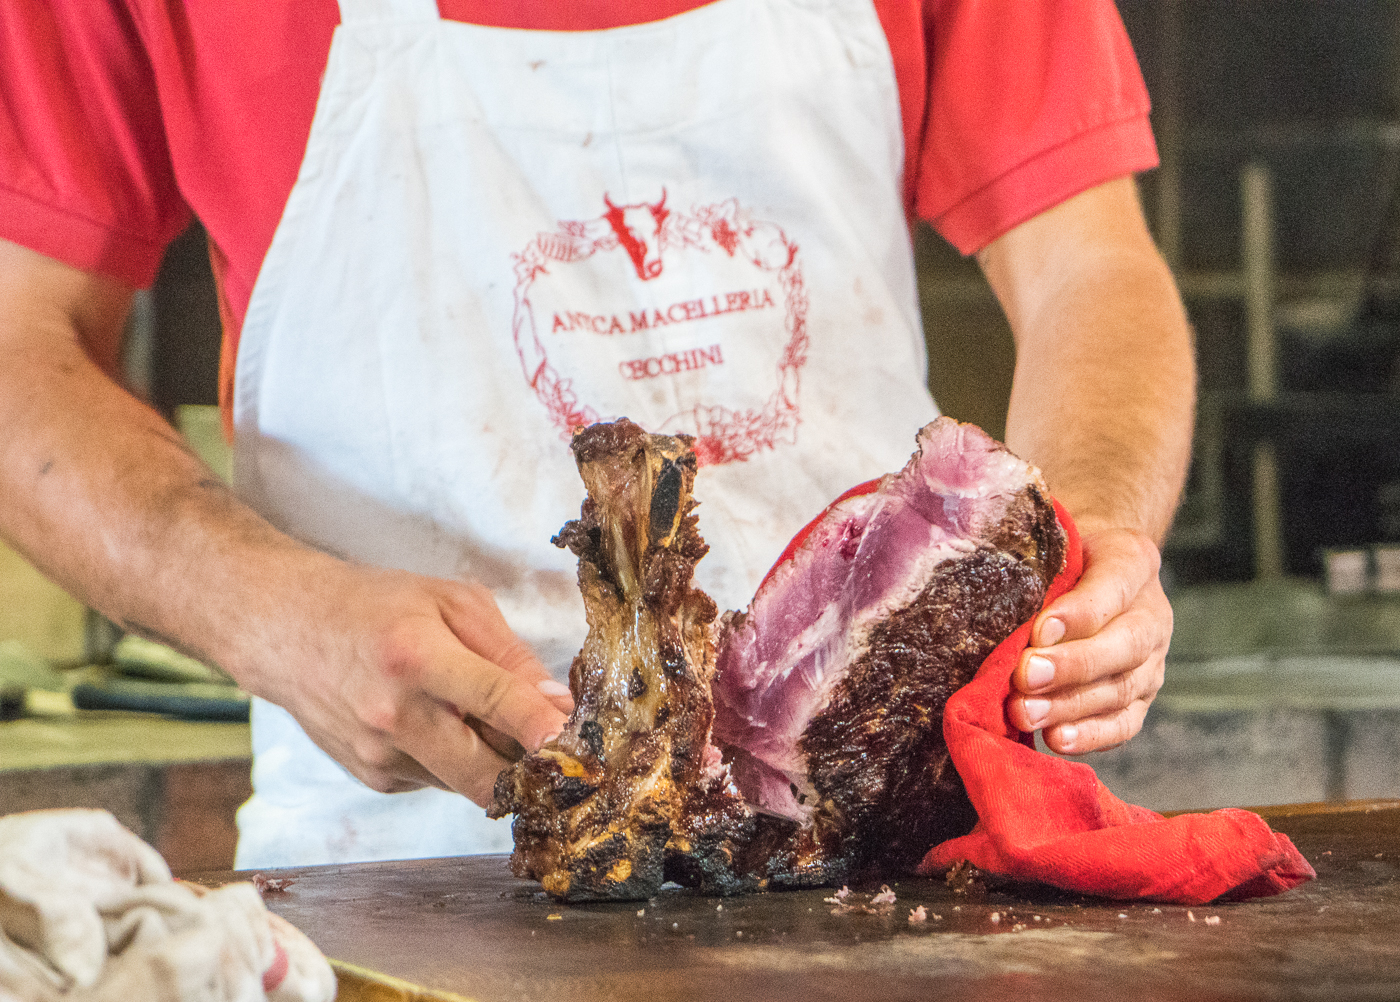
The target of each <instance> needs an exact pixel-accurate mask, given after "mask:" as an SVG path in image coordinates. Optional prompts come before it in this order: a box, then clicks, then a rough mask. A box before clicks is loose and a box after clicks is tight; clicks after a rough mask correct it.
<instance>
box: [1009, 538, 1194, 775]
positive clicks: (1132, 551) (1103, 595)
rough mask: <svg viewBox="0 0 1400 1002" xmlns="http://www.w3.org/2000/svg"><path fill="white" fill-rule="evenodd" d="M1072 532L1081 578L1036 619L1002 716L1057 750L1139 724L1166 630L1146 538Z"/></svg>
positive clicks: (1111, 739)
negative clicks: (1080, 548)
mask: <svg viewBox="0 0 1400 1002" xmlns="http://www.w3.org/2000/svg"><path fill="white" fill-rule="evenodd" d="M1082 541H1083V545H1084V574H1083V577H1081V578H1080V580H1079V583H1078V584H1077V585H1076V586H1075V587H1074V588H1073V589H1071V590H1070V591H1068V592H1066V593H1065V594H1064V595H1062V596H1060V597H1059V598H1058V599H1056V600H1055V601H1054V602H1053V603H1051V605H1050V606H1048V607H1047V608H1046V609H1045V610H1044V611H1042V612H1041V614H1040V615H1039V616H1038V617H1037V618H1036V622H1035V626H1034V627H1033V629H1032V631H1031V642H1032V644H1033V646H1031V647H1030V648H1028V649H1027V650H1026V651H1025V652H1024V653H1023V654H1022V655H1021V663H1020V664H1019V665H1018V666H1017V668H1016V671H1015V673H1014V674H1013V675H1012V678H1011V685H1012V690H1013V691H1012V694H1011V697H1010V699H1008V700H1007V716H1008V717H1009V719H1010V720H1011V722H1012V723H1013V724H1015V725H1016V726H1017V727H1019V728H1021V730H1023V731H1027V732H1030V731H1041V732H1042V736H1043V737H1044V739H1045V744H1046V746H1047V747H1049V748H1050V750H1051V751H1054V752H1058V753H1059V754H1062V755H1080V754H1083V753H1084V752H1091V751H1099V750H1102V749H1105V748H1111V747H1113V746H1114V745H1118V744H1122V743H1123V742H1124V741H1127V740H1128V739H1129V738H1131V737H1132V736H1133V735H1135V734H1136V733H1137V732H1138V731H1139V730H1141V729H1142V721H1143V718H1144V717H1145V716H1146V715H1147V707H1148V705H1149V704H1150V703H1151V702H1152V699H1153V697H1155V696H1156V695H1157V690H1158V689H1160V688H1161V687H1162V680H1163V676H1164V672H1165V668H1166V656H1167V645H1168V643H1169V642H1170V641H1171V635H1172V608H1171V605H1170V603H1169V602H1168V601H1167V596H1166V594H1165V593H1164V592H1163V591H1162V585H1161V582H1160V581H1159V580H1158V576H1157V571H1158V568H1159V567H1160V564H1161V556H1160V554H1159V553H1158V551H1157V547H1156V546H1155V545H1154V544H1153V542H1152V540H1151V539H1150V538H1149V537H1148V536H1146V535H1144V534H1143V533H1140V532H1133V531H1131V530H1128V529H1102V530H1099V531H1096V532H1091V533H1086V534H1085V535H1084V536H1083V537H1082Z"/></svg>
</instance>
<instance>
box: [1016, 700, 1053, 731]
mask: <svg viewBox="0 0 1400 1002" xmlns="http://www.w3.org/2000/svg"><path fill="white" fill-rule="evenodd" d="M1021 706H1022V707H1024V708H1025V711H1026V719H1027V720H1029V721H1030V724H1031V730H1033V731H1038V730H1040V725H1041V724H1043V723H1045V718H1046V717H1048V716H1050V700H1048V699H1023V700H1021Z"/></svg>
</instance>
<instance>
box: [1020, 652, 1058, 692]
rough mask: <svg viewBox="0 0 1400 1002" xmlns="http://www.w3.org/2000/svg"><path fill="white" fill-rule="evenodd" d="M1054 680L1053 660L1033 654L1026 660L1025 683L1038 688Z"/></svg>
mask: <svg viewBox="0 0 1400 1002" xmlns="http://www.w3.org/2000/svg"><path fill="white" fill-rule="evenodd" d="M1053 681H1055V662H1053V661H1051V660H1050V659H1049V658H1043V657H1041V656H1040V655H1039V654H1033V655H1031V657H1030V658H1029V659H1028V660H1027V661H1026V685H1028V686H1030V687H1031V688H1032V689H1040V688H1042V687H1044V686H1047V685H1049V684H1050V683H1051V682H1053Z"/></svg>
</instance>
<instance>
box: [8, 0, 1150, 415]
mask: <svg viewBox="0 0 1400 1002" xmlns="http://www.w3.org/2000/svg"><path fill="white" fill-rule="evenodd" d="M874 3H875V8H876V11H877V13H878V14H879V17H880V21H881V23H882V25H883V26H884V29H885V34H886V36H887V38H888V39H889V43H890V50H891V53H892V55H893V57H894V67H895V73H896V76H897V78H898V82H899V94H900V102H901V113H902V118H903V125H904V138H905V200H906V204H907V207H908V210H909V212H910V215H911V216H913V215H918V216H920V217H922V218H924V219H927V220H929V221H930V222H931V223H932V224H933V226H934V227H935V228H936V229H937V230H938V231H939V232H940V233H942V234H943V235H944V236H945V237H947V238H948V239H949V240H950V241H951V242H952V243H953V244H954V245H956V246H957V247H958V248H959V249H960V250H962V251H963V252H964V253H969V252H971V251H974V250H976V249H978V248H980V247H981V246H983V245H984V244H986V243H987V242H988V241H990V240H991V239H992V238H994V237H996V236H997V235H999V234H1000V233H1003V232H1005V231H1006V230H1008V229H1010V228H1011V227H1013V226H1015V225H1016V224H1017V223H1019V222H1022V221H1023V220H1025V219H1028V218H1030V217H1031V216H1033V215H1035V214H1036V213H1038V212H1040V211H1041V210H1043V209H1046V208H1049V207H1050V206H1052V205H1055V204H1056V203H1058V202H1060V201H1063V200H1064V199H1065V198H1068V197H1069V196H1071V195H1074V194H1076V193H1078V192H1080V191H1083V190H1085V189H1086V188H1089V187H1092V186H1093V185H1095V184H1098V183H1100V182H1102V181H1106V180H1109V179H1111V178H1115V177H1121V176H1123V175H1126V174H1130V173H1133V172H1135V171H1139V170H1144V169H1147V168H1149V167H1152V166H1155V164H1156V159H1157V158H1156V148H1155V145H1154V144H1153V140H1152V134H1151V130H1150V128H1149V127H1148V124H1147V111H1148V99H1147V90H1146V88H1145V87H1144V85H1143V82H1142V76H1141V74H1140V72H1139V70H1138V66H1137V61H1136V59H1135V58H1134V56H1133V52H1132V48H1131V45H1130V43H1129V41H1128V37H1127V34H1126V32H1125V31H1124V30H1123V25H1122V22H1121V21H1120V19H1119V17H1118V13H1117V10H1116V8H1115V7H1114V5H1113V3H1112V0H874ZM698 6H701V0H574V2H572V3H567V4H565V3H559V2H557V0H439V9H440V10H441V12H442V14H443V16H444V17H448V18H452V19H455V20H460V21H468V22H474V23H477V24H484V25H491V26H496V27H509V28H536V29H550V30H588V29H598V28H610V27H617V26H621V25H625V24H635V23H640V22H644V21H652V20H656V19H658V18H662V17H668V16H671V15H674V14H677V13H680V12H682V11H685V10H688V9H691V8H694V7H698ZM338 21H339V9H338V7H337V5H336V2H335V0H257V2H252V0H220V2H217V3H197V4H184V3H171V2H169V0H13V2H7V4H6V11H5V17H4V21H3V24H0V237H3V238H6V239H9V240H12V241H15V242H17V243H21V244H24V245H26V246H29V247H31V248H33V249H35V250H38V251H41V252H43V253H45V254H48V255H50V256H52V257H55V258H58V259H59V260H62V261H65V262H67V263H68V264H71V265H74V266H77V267H80V268H84V269H89V270H94V271H98V272H102V273H105V274H108V275H112V276H114V277H116V278H119V279H122V280H124V281H126V282H129V283H131V284H132V285H134V286H145V285H148V284H149V283H150V282H151V280H152V279H153V278H154V276H155V272H156V269H157V267H158V266H159V264H160V259H161V255H162V253H163V252H164V250H165V246H166V244H167V243H169V242H170V240H172V239H173V238H174V237H175V236H176V235H177V234H178V233H179V232H180V231H181V230H182V229H183V228H184V226H185V224H186V223H187V221H188V217H189V214H190V212H191V211H193V213H194V214H195V215H197V216H198V217H199V219H200V220H201V221H202V222H203V223H204V226H205V228H206V229H207V231H208V233H209V237H210V248H211V257H212V259H213V263H214V270H215V276H216V278H217V279H218V285H219V292H220V305H221V308H222V312H223V317H224V324H225V332H226V335H227V336H226V338H225V366H224V374H225V379H224V380H223V383H224V385H223V386H222V387H221V390H222V391H223V392H222V393H221V396H224V397H225V399H227V397H226V396H225V394H226V392H227V390H228V389H229V385H228V382H229V378H230V377H231V373H232V366H231V365H230V364H228V363H230V362H231V361H232V358H233V353H234V351H235V350H236V345H237V336H238V331H239V328H240V327H241V325H242V321H243V315H244V312H245V311H246V309H247V306H248V299H249V297H250V296H251V294H252V290H253V282H254V280H255V279H256V277H257V274H258V269H259V268H260V267H261V265H262V260H263V257H264V255H265V254H266V253H267V249H268V246H269V244H270V243H271V241H272V234H273V231H274V230H275V229H276V227H277V223H278V220H279V219H280V218H281V215H282V210H283V207H284V206H285V204H286V202H287V196H288V194H289V193H290V192H291V189H292V184H293V182H295V180H296V176H297V171H298V168H299V167H300V164H301V159H302V155H303V152H304V150H305V147H306V140H307V136H308V135H309V133H310V130H311V120H312V116H313V114H314V112H315V107H316V98H317V95H318V93H319V90H320V83H321V75H322V73H323V71H324V70H325V67H326V59H327V55H328V53H329V50H330V41H331V34H332V32H333V31H334V29H335V26H336V24H337V23H338Z"/></svg>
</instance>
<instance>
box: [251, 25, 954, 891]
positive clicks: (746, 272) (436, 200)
mask: <svg viewBox="0 0 1400 1002" xmlns="http://www.w3.org/2000/svg"><path fill="white" fill-rule="evenodd" d="M341 14H342V23H341V24H340V26H339V27H338V28H337V29H336V32H335V36H334V39H333V41H332V44H331V50H330V55H329V59H328V63H327V67H326V73H325V78H324V83H323V85H322V91H321V94H320V97H319V99H318V103H317V107H316V114H315V119H314V121H313V124H312V127H311V132H310V136H309V139H308V143H307V149H306V155H305V159H304V161H303V163H302V166H301V170H300V174H299V175H298V179H297V182H296V185H295V186H294V188H293V191H292V193H291V196H290V198H289V200H288V203H287V206H286V209H285V211H284V214H283V217H282V220H281V223H280V225H279V227H278V230H277V232H276V234H275V236H274V238H273V241H272V244H271V247H270V249H269V251H268V255H267V258H266V260H265V261H264V264H263V267H262V270H261V272H260V274H259V277H258V281H257V283H256V285H255V287H254V290H253V294H252V298H251V301H250V304H249V309H248V314H247V319H246V321H245V324H244V327H243V332H242V335H241V342H240V347H239V354H238V367H237V373H236V389H235V400H234V423H235V429H236V437H235V444H234V466H235V473H234V478H235V484H236V486H237V489H238V490H239V492H240V493H241V494H242V496H243V497H245V498H246V499H247V500H248V501H249V503H250V504H252V505H253V507H255V508H256V509H257V510H259V511H260V512H262V513H263V514H264V515H265V516H266V517H267V518H268V519H269V520H270V521H271V522H272V523H273V524H274V525H276V526H278V527H279V528H281V529H283V530H285V531H287V532H289V533H291V534H292V535H295V536H298V537H300V538H302V539H305V540H308V541H310V542H311V543H313V544H316V545H319V546H321V547H323V548H325V549H327V550H328V551H331V552H334V553H339V554H344V555H347V556H350V557H353V558H354V559H357V560H360V561H364V562H367V563H372V564H378V565H384V566H391V567H399V568H404V569H407V570H412V571H415V572H419V573H424V574H430V575H436V576H441V577H447V578H471V579H475V580H478V581H480V582H481V583H483V584H485V585H486V586H487V587H489V588H491V589H492V591H493V593H494V595H495V596H496V600H497V601H498V603H499V604H500V606H501V609H502V612H503V613H504V615H505V618H506V621H507V622H508V623H509V624H510V625H511V627H512V628H513V629H514V630H515V631H516V632H517V633H518V634H519V635H520V636H521V637H522V638H523V639H524V640H525V641H526V642H527V643H529V644H531V645H532V646H533V648H534V649H535V651H536V652H537V654H538V655H539V657H540V658H541V660H542V661H543V662H544V663H545V664H546V665H547V666H549V667H550V668H551V669H552V670H553V671H555V672H556V673H557V675H558V676H559V677H560V678H563V677H565V673H566V671H567V666H568V664H569V661H570V659H571V658H572V657H573V655H574V654H575V653H576V652H577V650H578V648H579V646H580V644H581V642H582V639H583V636H584V633H585V630H586V626H585V622H584V617H583V611H582V602H581V600H580V598H579V594H578V589H577V586H576V583H575V573H576V572H575V565H574V560H573V558H572V557H571V556H570V555H569V554H568V553H567V552H566V551H563V550H560V549H558V548H556V547H554V546H552V545H551V544H550V542H549V540H550V537H551V536H552V535H553V534H554V533H555V532H557V531H558V529H559V527H560V526H561V525H562V524H563V523H564V522H565V521H566V520H568V519H569V518H572V517H576V515H577V512H578V506H579V503H580V502H581V500H582V498H583V495H584V491H583V486H582V484H581V483H580V481H579V478H578V475H577V473H576V471H575V468H574V464H573V461H572V457H571V456H570V455H569V452H568V448H567V438H568V431H569V428H570V427H571V426H574V425H577V424H580V423H584V422H588V421H592V420H596V419H611V418H615V417H619V416H624V415H625V416H628V417H631V418H632V419H633V420H635V421H637V422H638V423H640V424H642V425H643V426H644V427H646V428H648V429H649V430H653V431H667V432H672V433H674V432H682V431H683V432H688V433H690V434H694V435H696V436H698V442H697V451H698V452H699V454H700V456H701V460H702V463H703V464H704V466H703V468H702V469H701V471H700V475H699V477H698V478H697V481H696V485H695V493H696V496H697V498H698V499H699V500H700V502H701V505H702V507H701V509H700V518H701V531H702V533H703V534H704V536H705V538H706V540H707V541H708V542H709V544H710V547H711V550H710V554H709V555H708V556H707V557H706V559H705V560H703V561H702V562H701V564H700V566H699V568H698V571H697V583H698V584H699V585H700V586H701V587H703V588H704V589H705V590H706V591H707V592H709V594H710V595H711V596H712V597H713V598H714V599H715V600H716V602H717V603H718V604H719V606H720V608H721V609H724V608H741V607H743V605H744V604H746V603H747V601H748V599H749V597H750V596H751V595H752V594H753V590H754V588H755V587H756V586H757V584H758V582H759V580H760V579H761V578H762V576H763V574H764V573H765V572H766V570H767V569H768V567H769V565H770V564H771V563H772V561H773V560H774V559H775V558H776V557H777V556H778V554H779V553H780V552H781V549H782V547H783V545H784V544H785V543H786V542H787V540H788V539H789V538H790V537H791V536H792V534H793V533H794V532H795V531H796V530H797V529H798V528H800V527H801V526H802V525H803V524H804V523H805V522H806V521H808V520H809V519H810V518H812V517H813V516H814V515H816V514H817V513H818V512H819V511H820V510H821V509H822V507H823V506H824V505H825V504H826V503H828V502H829V501H830V500H831V499H832V498H834V497H835V496H836V495H837V494H839V493H840V492H841V491H843V490H845V489H846V488H848V487H850V486H851V485H852V484H855V483H859V482H861V481H863V480H866V479H869V478H871V477H875V476H879V475H881V474H883V473H886V472H889V471H891V470H895V469H898V468H900V467H901V466H902V465H903V463H904V461H905V460H906V459H907V457H908V454H909V450H910V447H911V442H912V437H913V435H914V433H915V432H916V431H917V430H918V429H919V428H921V427H922V426H923V425H924V424H926V423H927V422H928V421H930V420H932V419H933V418H934V417H935V416H936V408H935V407H934V405H933V401H932V400H931V399H930V397H929V395H928V391H927V389H926V387H925V377H926V362H925V357H924V342H923V334H922V327H921V325H920V322H919V315H918V307H917V299H916V293H915V282H914V271H913V258H912V251H911V248H910V242H909V234H908V229H907V224H906V220H905V217H904V210H903V204H902V200H901V194H900V192H901V184H902V178H901V174H902V168H903V149H902V132H901V126H900V113H899V102H898V92H897V88H896V84H895V77H894V69H893V63H892V60H891V57H890V53H889V48H888V43H887V42H886V39H885V36H884V32H883V30H882V29H881V27H880V23H879V19H878V17H877V16H876V13H875V10H874V8H873V6H872V5H871V3H870V0H717V2H715V3H711V4H708V5H706V6H703V7H700V8H698V9H695V10H692V11H689V12H687V13H684V14H680V15H678V16H676V17H672V18H667V19H665V20H662V21H657V22H653V23H649V24H641V25H634V26H630V27H625V28H618V29H612V30H607V31H586V32H548V31H516V30H507V29H498V28H486V27H481V26H476V25H469V24H463V23H458V22H452V21H443V20H440V19H439V18H438V16H437V11H436V6H435V4H433V3H432V2H431V0H354V2H342V4H341ZM287 670H295V666H287ZM253 731H254V745H253V750H254V755H255V759H256V762H255V766H254V771H253V787H254V795H253V798H252V799H251V800H250V801H249V803H248V804H247V805H245V806H244V808H243V809H242V811H241V812H240V814H239V826H240V845H239V854H238V862H239V865H240V866H250V867H251V866H257V867H264V866H285V865H296V864H303V863H322V862H339V861H350V860H362V859H382V858H391V857H396V856H415V855H418V856H421V855H426V854H444V853H453V854H455V853H465V852H479V851H492V850H499V849H503V848H506V847H508V846H509V831H508V826H507V824H506V822H495V823H493V822H488V821H487V820H486V819H485V818H484V817H483V815H482V812H481V810H480V809H479V808H476V807H474V806H472V805H471V804H469V803H468V802H467V801H465V800H464V799H462V798H460V797H453V796H452V795H449V794H444V793H442V792H440V791H436V790H428V791H420V792H418V793H413V794H396V795H393V796H392V797H385V796H383V795H379V794H373V793H370V792H369V791H368V790H365V789H364V788H363V787H362V786H359V785H358V784H357V783H356V781H355V780H354V779H353V778H351V777H350V776H349V774H348V773H346V772H344V770H341V769H339V767H338V766H335V765H334V763H332V762H330V761H329V760H328V759H327V758H326V757H325V756H324V755H323V754H322V753H321V752H320V751H319V750H318V749H317V748H316V747H315V746H314V745H313V744H312V743H311V741H310V740H309V739H308V738H307V737H306V736H305V734H303V733H302V732H301V730H300V728H298V727H297V726H296V725H295V723H294V722H293V721H291V719H290V718H289V717H288V716H287V715H286V714H285V713H284V712H283V711H281V710H278V709H276V708H274V707H270V706H267V705H266V704H258V705H255V708H254V715H253Z"/></svg>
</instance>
